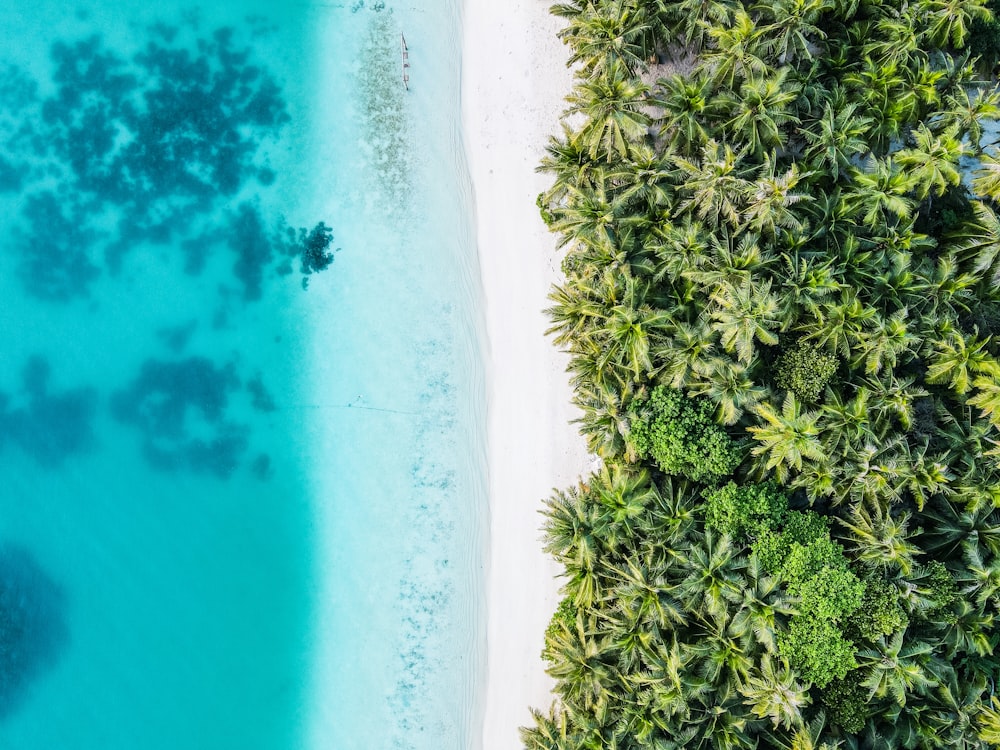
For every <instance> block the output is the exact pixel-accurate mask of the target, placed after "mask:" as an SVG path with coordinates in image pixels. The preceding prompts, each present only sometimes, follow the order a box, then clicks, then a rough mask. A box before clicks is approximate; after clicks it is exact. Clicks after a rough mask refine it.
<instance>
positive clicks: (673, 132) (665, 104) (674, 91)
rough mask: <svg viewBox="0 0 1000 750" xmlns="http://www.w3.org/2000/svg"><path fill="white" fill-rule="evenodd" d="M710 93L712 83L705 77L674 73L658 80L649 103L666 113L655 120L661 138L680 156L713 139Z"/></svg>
mask: <svg viewBox="0 0 1000 750" xmlns="http://www.w3.org/2000/svg"><path fill="white" fill-rule="evenodd" d="M710 93H711V85H710V82H709V81H708V79H707V78H706V77H704V76H694V77H687V76H682V75H680V74H679V73H675V74H674V75H672V76H670V77H669V78H661V79H660V80H659V81H657V88H656V92H655V96H654V98H653V99H652V100H651V102H650V103H651V104H652V105H654V106H657V107H659V108H661V109H662V111H663V114H662V115H661V117H660V118H659V119H658V120H657V121H656V123H657V124H658V125H659V126H660V137H661V138H665V139H666V140H667V141H668V142H669V143H670V145H671V146H672V147H673V148H674V149H675V150H676V151H677V152H678V153H691V152H692V151H694V150H696V149H699V148H701V147H702V146H704V145H705V144H706V143H708V141H709V139H710V138H711V126H710V124H709V123H708V121H707V120H706V114H707V109H708V103H709V96H710Z"/></svg>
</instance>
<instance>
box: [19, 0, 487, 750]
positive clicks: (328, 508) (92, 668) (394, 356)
mask: <svg viewBox="0 0 1000 750" xmlns="http://www.w3.org/2000/svg"><path fill="white" fill-rule="evenodd" d="M9 5H11V4H5V5H4V7H3V8H0V33H2V34H3V35H4V45H3V47H2V48H0V49H2V51H0V223H2V225H3V226H2V232H0V247H2V252H0V300H2V302H0V351H2V353H3V355H2V358H0V479H2V482H0V613H2V614H0V747H4V748H7V747H10V748H19V750H32V749H33V748H39V749H42V748H45V749H46V750H47V749H49V748H79V749H80V750H90V749H94V750H96V749H97V748H100V750H126V749H128V750H134V749H135V748H144V750H160V749H162V750H168V749H169V750H177V749H178V748H185V749H186V750H187V749H191V750H194V749H200V748H205V749H206V750H215V749H220V750H227V749H229V748H233V749H234V750H235V749H236V748H240V749H241V750H242V749H249V750H254V749H256V748H260V749H261V750H265V749H268V750H270V749H278V748H282V749H284V748H334V749H338V750H339V749H341V748H343V749H349V748H415V749H423V748H428V749H430V748H467V747H473V746H475V745H476V744H477V743H478V737H477V733H478V726H479V720H480V712H481V706H480V705H479V702H478V701H479V697H480V695H479V690H478V685H479V679H480V678H481V677H482V674H483V648H482V646H483V638H484V636H483V628H482V624H483V617H482V608H483V603H482V600H481V594H480V592H481V590H482V586H481V575H482V568H483V560H484V551H483V547H484V520H485V518H484V517H485V513H486V477H485V451H484V435H483V429H484V428H483V425H484V421H485V420H484V418H483V408H484V395H483V393H484V389H483V382H482V378H483V375H482V367H481V363H480V352H479V348H478V343H477V342H478V341H480V340H481V322H480V312H479V309H478V307H477V305H478V298H479V292H478V283H479V282H478V268H477V266H476V259H475V247H474V242H473V234H472V222H471V215H470V210H471V209H470V201H469V193H468V186H467V177H466V171H465V164H464V160H463V155H462V154H463V151H462V142H461V132H460V129H459V70H460V50H459V47H458V39H459V37H460V34H459V31H460V29H459V23H460V7H459V5H458V4H457V2H448V1H447V0H433V2H428V3H424V4H422V7H420V8H414V7H408V6H407V7H403V6H400V7H394V6H393V4H392V3H378V2H373V0H366V2H365V3H361V2H353V0H352V1H351V2H346V3H337V2H332V3H294V4H293V3H274V2H267V1H266V0H256V1H254V0H240V1H239V2H214V1H213V2H208V3H206V2H202V3H199V4H197V5H196V6H192V5H191V4H190V3H186V4H181V3H175V2H173V1H172V0H170V1H169V2H168V1H161V2H158V3H148V2H137V1H136V0H130V1H129V2H127V3H123V2H117V1H116V2H113V3H112V2H107V1H105V2H83V3H80V4H78V5H73V6H67V5H66V4H64V3H63V2H61V1H60V0H33V1H32V2H31V3H17V4H14V5H16V6H17V7H15V8H11V7H9ZM401 31H404V32H405V33H406V36H407V41H408V42H409V46H410V50H411V52H410V58H411V61H412V63H413V67H412V68H411V89H412V90H411V91H410V92H408V93H407V92H405V91H403V90H402V85H401V81H400V70H399V66H400V56H399V34H400V32H401ZM320 222H322V223H323V224H322V225H321V224H320ZM326 227H329V230H330V231H329V232H328V231H326ZM330 232H332V238H333V239H332V242H329V244H327V242H328V241H329V234H330ZM331 257H332V258H333V261H332V263H329V267H327V268H325V269H323V268H322V266H324V265H326V264H327V263H328V261H329V259H330V258H331ZM307 271H308V272H310V273H306V272H307Z"/></svg>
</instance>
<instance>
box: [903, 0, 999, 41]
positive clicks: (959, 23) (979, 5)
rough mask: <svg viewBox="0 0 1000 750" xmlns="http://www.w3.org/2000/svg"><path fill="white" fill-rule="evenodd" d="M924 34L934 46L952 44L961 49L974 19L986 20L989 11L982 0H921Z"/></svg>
mask: <svg viewBox="0 0 1000 750" xmlns="http://www.w3.org/2000/svg"><path fill="white" fill-rule="evenodd" d="M920 8H921V10H922V11H923V13H924V14H925V15H924V18H923V19H922V20H923V22H924V23H925V24H926V31H925V32H924V35H925V37H926V39H927V40H928V41H929V42H930V43H931V44H932V45H934V46H936V47H947V46H949V45H950V46H952V47H955V48H956V49H961V48H962V47H964V46H965V39H966V37H967V36H968V33H969V26H970V24H971V23H972V22H973V21H974V20H979V21H988V20H989V19H990V12H989V10H987V8H986V3H985V1H984V0H972V1H971V2H959V0H922V2H921V3H920Z"/></svg>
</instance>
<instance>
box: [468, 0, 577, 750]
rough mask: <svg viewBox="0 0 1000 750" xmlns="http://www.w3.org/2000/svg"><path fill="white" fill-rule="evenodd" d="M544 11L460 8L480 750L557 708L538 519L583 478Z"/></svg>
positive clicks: (551, 590) (556, 81)
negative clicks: (543, 205)
mask: <svg viewBox="0 0 1000 750" xmlns="http://www.w3.org/2000/svg"><path fill="white" fill-rule="evenodd" d="M548 7H549V3H547V2H540V1H539V0H514V1H513V3H511V4H503V3H491V2H488V0H465V2H464V9H463V26H462V127H463V133H464V139H465V146H466V155H467V159H468V165H469V172H470V176H471V179H472V185H473V192H474V206H475V216H476V242H477V248H478V255H479V264H480V269H481V277H482V289H483V304H484V314H485V321H486V330H487V338H486V340H485V342H484V358H485V363H486V377H487V421H488V428H487V436H488V437H487V440H488V448H487V451H488V474H489V514H490V518H489V527H488V529H489V544H488V549H489V552H488V558H487V560H488V562H487V572H486V576H485V579H486V602H487V640H486V660H487V668H486V669H487V673H486V679H485V693H484V699H483V701H482V703H481V705H483V706H484V713H483V727H482V748H483V749H484V750H518V748H520V747H521V744H520V740H519V736H518V727H520V726H523V725H526V724H528V723H529V721H530V718H531V714H530V709H531V708H538V709H543V710H544V709H546V708H547V707H548V706H549V705H550V703H551V702H552V694H551V690H552V686H553V685H554V681H553V680H552V679H551V678H550V677H549V676H548V675H546V674H545V671H544V669H545V667H544V663H543V661H542V659H541V650H542V645H543V643H542V642H543V637H544V632H545V627H546V625H547V624H548V621H549V618H550V617H551V615H552V612H553V611H554V610H555V607H556V605H557V604H558V600H559V594H558V591H559V587H560V585H561V583H560V581H559V580H558V579H557V578H556V575H557V574H558V572H559V568H558V566H557V565H556V563H555V562H554V561H553V560H552V559H550V558H549V557H548V555H546V554H545V553H544V552H543V551H542V542H541V524H542V517H541V515H540V513H539V511H540V510H541V508H542V501H543V499H544V498H546V497H548V496H549V494H550V493H551V491H552V488H553V487H565V486H567V485H570V484H572V483H574V482H575V481H576V480H577V478H578V477H579V476H580V475H581V474H583V473H584V472H585V471H586V469H587V466H588V463H589V459H588V457H587V452H586V446H585V443H584V440H583V438H582V437H581V436H580V435H579V434H578V431H577V429H576V427H575V425H573V424H571V420H573V419H574V418H576V416H577V414H578V412H577V410H576V407H574V406H573V405H572V403H571V401H570V399H571V396H572V391H571V389H570V385H569V376H568V374H567V373H566V363H567V361H568V357H567V356H566V355H565V354H563V353H561V352H559V351H557V349H556V347H555V346H554V344H553V343H552V341H551V339H550V338H549V337H547V336H545V333H544V332H545V330H546V328H548V325H549V323H548V320H547V318H546V317H545V315H544V314H543V312H542V310H543V309H544V308H545V307H547V305H548V301H547V295H548V292H549V288H550V287H551V285H552V284H553V283H554V282H555V281H557V280H558V278H559V276H560V269H559V261H560V257H559V255H558V253H557V251H556V237H555V235H553V234H551V233H549V232H548V230H547V229H546V227H545V225H544V224H543V223H542V220H541V219H540V217H539V214H538V209H537V208H536V206H535V197H536V196H537V194H538V193H539V192H541V191H542V190H544V189H545V188H546V187H547V185H548V182H549V177H548V176H547V175H540V174H538V173H536V172H535V167H536V165H537V164H538V163H539V161H540V160H541V158H542V156H543V154H544V153H545V145H546V143H547V142H548V138H549V135H551V134H554V133H557V132H558V127H559V115H560V114H561V112H562V110H563V108H564V99H563V97H565V96H566V95H567V94H568V93H569V91H570V87H571V84H572V73H571V71H570V70H569V69H568V68H566V67H565V65H564V60H565V58H566V50H565V47H564V45H563V44H562V43H561V42H560V41H559V40H558V39H557V37H556V32H557V31H558V29H559V21H558V19H556V18H555V17H553V16H551V15H550V14H549V12H548Z"/></svg>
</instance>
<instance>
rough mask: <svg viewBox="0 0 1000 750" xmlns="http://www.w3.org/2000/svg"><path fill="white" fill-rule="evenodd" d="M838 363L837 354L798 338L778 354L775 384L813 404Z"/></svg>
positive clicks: (821, 393) (800, 399)
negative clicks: (797, 340)
mask: <svg viewBox="0 0 1000 750" xmlns="http://www.w3.org/2000/svg"><path fill="white" fill-rule="evenodd" d="M837 365H838V361H837V357H836V355H834V354H830V352H828V351H825V350H823V349H820V348H819V347H818V346H816V345H815V344H810V343H808V342H805V341H799V342H797V343H795V344H793V345H792V346H790V347H789V348H788V349H786V350H785V352H784V353H783V354H782V355H781V356H780V357H778V361H777V362H776V364H775V374H774V384H775V385H776V386H778V387H779V388H784V389H785V390H786V391H791V392H792V393H794V394H795V396H796V397H797V398H798V399H799V401H802V402H804V403H814V402H816V401H818V400H819V398H820V396H822V395H823V391H824V390H825V389H826V386H827V383H829V382H830V380H831V379H832V378H833V376H834V374H835V373H836V372H837Z"/></svg>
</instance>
